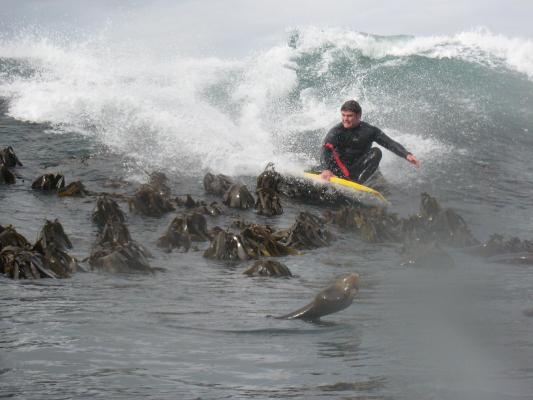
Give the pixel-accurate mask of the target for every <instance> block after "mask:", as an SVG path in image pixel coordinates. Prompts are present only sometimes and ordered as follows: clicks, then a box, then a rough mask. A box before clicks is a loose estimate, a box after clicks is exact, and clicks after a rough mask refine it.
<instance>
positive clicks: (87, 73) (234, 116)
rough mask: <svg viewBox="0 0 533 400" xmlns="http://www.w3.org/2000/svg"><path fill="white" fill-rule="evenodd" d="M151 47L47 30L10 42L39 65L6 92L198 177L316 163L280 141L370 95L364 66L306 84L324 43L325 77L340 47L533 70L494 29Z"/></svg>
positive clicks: (29, 116)
mask: <svg viewBox="0 0 533 400" xmlns="http://www.w3.org/2000/svg"><path fill="white" fill-rule="evenodd" d="M143 46H144V44H139V43H136V42H135V40H134V39H132V40H131V41H128V42H124V41H120V42H118V43H117V42H114V41H113V40H110V39H109V38H108V37H107V36H106V34H105V32H103V33H102V34H100V35H97V36H96V37H95V38H92V39H91V40H86V41H72V42H69V41H68V40H64V38H62V40H61V41H60V43H57V42H54V41H53V40H52V39H46V38H45V37H40V36H38V35H29V36H26V37H22V38H18V39H11V40H3V41H0V54H1V55H2V57H3V58H12V59H24V60H27V62H28V63H30V65H32V67H33V68H34V69H36V70H37V73H35V74H34V75H32V76H30V77H21V76H19V77H13V76H11V77H8V79H4V80H3V83H2V84H0V95H2V96H8V97H10V99H11V101H10V106H9V113H10V114H11V115H12V116H13V117H15V118H18V119H21V120H28V121H32V122H49V123H51V124H52V125H53V126H55V127H56V128H57V129H58V131H63V132H64V131H68V130H74V131H78V132H82V133H84V134H86V135H91V136H94V137H95V138H96V139H97V140H100V141H101V142H103V143H104V144H106V145H108V146H110V147H112V148H114V149H115V150H117V151H119V152H122V153H124V154H127V155H128V156H131V157H134V158H135V159H136V160H138V162H139V163H140V164H141V165H142V164H144V165H149V166H152V167H162V168H166V169H171V170H176V171H180V172H181V173H191V174H198V173H199V172H201V171H202V170H205V169H211V170H215V171H220V172H224V173H229V174H247V173H251V174H253V173H257V172H258V171H260V170H261V169H262V168H263V167H264V165H265V164H266V163H267V162H268V161H274V162H275V163H276V164H277V165H278V166H279V167H280V168H285V169H293V170H294V169H298V168H300V169H301V168H302V163H306V162H307V163H308V160H307V161H306V160H305V157H304V156H303V155H301V154H296V155H295V154H294V153H293V154H286V153H285V152H284V150H283V146H281V145H280V143H279V139H280V138H287V137H291V135H293V134H295V133H301V132H304V131H320V130H323V131H324V132H325V131H326V130H327V129H328V128H329V127H330V126H331V125H332V124H333V123H336V122H337V118H338V107H339V104H340V102H341V101H342V100H343V99H346V98H349V97H355V98H365V97H366V96H365V91H366V89H367V88H366V87H365V85H364V84H363V80H362V76H363V75H361V77H358V76H356V77H355V78H354V79H353V82H352V83H351V84H350V85H348V86H346V87H342V88H340V89H339V91H338V92H335V93H329V92H328V93H322V92H321V91H320V90H319V89H317V88H312V87H307V88H306V87H303V86H302V87H300V86H299V84H300V83H299V82H298V76H297V66H296V64H295V59H296V58H297V57H300V56H302V55H306V54H311V53H313V52H315V51H317V50H318V49H321V50H320V51H321V52H322V53H321V59H320V60H319V61H318V67H317V68H316V71H317V74H318V77H319V78H320V77H322V76H326V74H328V73H329V71H330V69H331V65H332V63H333V62H335V60H336V55H335V51H339V50H342V49H343V48H349V49H358V50H360V51H361V52H362V53H363V54H364V55H366V56H368V57H374V58H383V57H385V56H394V57H398V58H396V59H392V60H384V62H383V63H382V64H383V65H382V66H385V67H390V68H394V67H395V66H396V65H398V63H401V61H400V60H401V58H402V57H403V56H406V55H411V54H421V55H425V56H428V57H460V58H470V59H472V60H477V61H476V62H482V61H483V60H484V61H483V62H484V63H485V64H487V63H488V61H491V60H496V61H497V60H500V61H502V60H503V61H505V64H506V65H508V66H510V67H512V68H515V69H516V70H517V71H522V72H524V73H526V74H528V76H530V78H533V59H532V57H533V56H532V55H533V51H532V50H533V48H532V43H531V41H529V40H523V39H509V38H505V37H503V36H500V35H493V34H491V33H490V32H487V31H482V30H479V31H472V32H466V33H460V34H458V35H455V36H441V37H426V38H410V37H390V38H383V37H375V36H371V35H364V34H361V33H357V32H353V31H342V30H339V29H331V30H319V29H317V28H312V27H311V28H306V29H302V30H300V31H299V40H298V43H297V46H296V48H293V47H290V46H287V45H280V46H274V47H271V48H270V49H267V50H265V51H262V52H257V53H256V54H253V55H250V56H248V57H244V58H241V59H237V60H234V59H229V60H228V59H220V58H215V57H203V58H191V57H184V56H181V55H180V54H178V53H177V52H176V50H175V48H173V47H172V46H170V47H162V48H160V49H158V48H157V47H156V46H155V47H153V48H150V49H149V51H148V49H146V48H144V47H143ZM487 54H488V55H489V56H490V57H487ZM487 60H488V61H487ZM361 73H362V74H364V71H363V72H361ZM328 79H331V78H328ZM291 99H292V100H291ZM366 99H367V101H366V102H365V112H366V113H367V114H366V115H368V114H370V113H375V114H378V113H379V112H380V110H382V107H383V106H382V105H381V104H375V102H376V100H374V102H372V101H371V100H370V99H368V97H366ZM295 104H296V105H295ZM385 125H386V124H385ZM395 138H396V139H398V140H399V141H400V142H402V143H404V144H406V146H407V147H409V146H414V147H415V148H414V150H413V151H414V152H415V151H416V152H417V153H418V154H419V155H420V156H421V158H425V157H428V158H429V157H435V156H434V154H435V153H436V150H438V151H444V150H443V147H442V146H441V144H440V143H439V142H438V141H436V140H435V139H431V138H427V137H425V136H424V137H420V136H410V135H403V134H401V133H400V134H399V137H395ZM418 146H419V147H418ZM427 149H432V150H431V151H430V150H427ZM428 151H430V152H428ZM438 151H437V153H438ZM385 154H386V155H385V158H384V161H383V163H384V164H383V168H384V169H385V170H387V171H388V172H390V173H391V174H392V175H397V179H402V176H408V175H404V174H403V172H402V173H398V174H397V173H396V172H397V171H403V168H405V166H403V164H402V166H401V167H400V166H399V165H398V166H397V165H396V163H397V162H398V161H401V160H399V159H398V160H394V161H393V159H390V158H389V156H388V155H387V152H385ZM404 164H405V163H404ZM408 171H410V170H408Z"/></svg>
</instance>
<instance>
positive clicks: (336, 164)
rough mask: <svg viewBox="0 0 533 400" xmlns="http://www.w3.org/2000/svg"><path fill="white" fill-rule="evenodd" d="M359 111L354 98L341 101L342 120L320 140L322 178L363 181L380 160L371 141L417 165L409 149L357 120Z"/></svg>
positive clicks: (379, 130) (379, 151)
mask: <svg viewBox="0 0 533 400" xmlns="http://www.w3.org/2000/svg"><path fill="white" fill-rule="evenodd" d="M361 115H362V110H361V106H360V105H359V103H358V102H357V101H355V100H348V101H346V102H345V103H344V104H343V105H342V107H341V116H342V121H341V122H340V123H339V124H337V125H335V126H334V127H333V128H331V130H330V131H329V132H328V134H327V136H326V138H325V140H324V144H323V148H322V165H321V170H322V172H321V174H320V176H321V177H322V178H323V179H326V180H328V181H329V180H330V179H331V178H332V177H333V176H338V177H341V178H344V179H349V180H351V181H355V182H358V183H363V182H365V181H366V180H367V179H368V178H370V177H371V176H372V174H373V173H374V172H375V171H376V170H377V169H378V166H379V162H380V161H381V150H380V149H379V148H377V147H372V143H373V142H376V143H377V144H379V145H381V146H383V147H385V148H386V149H387V150H390V151H392V152H393V153H394V154H396V155H398V156H399V157H402V158H405V159H406V160H407V161H409V162H410V163H411V164H413V165H416V166H417V167H419V166H420V161H418V160H417V158H416V157H415V156H414V155H413V154H412V153H410V152H408V151H407V150H406V149H405V147H403V146H402V145H401V144H400V143H398V142H395V141H394V140H392V139H391V138H390V137H388V136H387V135H386V134H385V133H383V132H382V131H381V129H379V128H377V127H375V126H372V125H370V124H368V123H366V122H364V121H361Z"/></svg>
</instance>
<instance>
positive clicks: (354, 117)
mask: <svg viewBox="0 0 533 400" xmlns="http://www.w3.org/2000/svg"><path fill="white" fill-rule="evenodd" d="M362 112H363V111H362V110H361V106H360V105H359V103H358V102H357V101H355V100H348V101H347V102H345V103H344V104H343V105H342V107H341V116H342V126H344V127H345V128H346V129H348V128H354V127H356V126H357V125H359V122H361V114H362Z"/></svg>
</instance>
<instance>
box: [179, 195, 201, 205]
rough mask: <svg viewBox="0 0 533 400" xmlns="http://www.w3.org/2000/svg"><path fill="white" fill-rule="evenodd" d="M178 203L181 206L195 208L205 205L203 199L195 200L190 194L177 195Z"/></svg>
mask: <svg viewBox="0 0 533 400" xmlns="http://www.w3.org/2000/svg"><path fill="white" fill-rule="evenodd" d="M175 201H176V204H177V205H178V206H180V207H185V208H193V207H200V206H203V205H205V203H203V202H202V201H200V200H199V201H195V200H194V199H193V198H192V197H191V195H190V194H187V195H185V197H179V196H178V197H176V199H175Z"/></svg>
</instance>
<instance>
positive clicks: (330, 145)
mask: <svg viewBox="0 0 533 400" xmlns="http://www.w3.org/2000/svg"><path fill="white" fill-rule="evenodd" d="M337 147H338V135H337V130H336V129H335V128H332V129H330V131H329V132H328V134H327V135H326V138H325V139H324V143H323V144H322V157H321V158H322V159H321V162H322V164H321V167H322V168H323V169H329V170H330V171H335V170H336V169H337V163H336V162H335V158H334V157H333V150H334V149H336V148H337Z"/></svg>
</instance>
